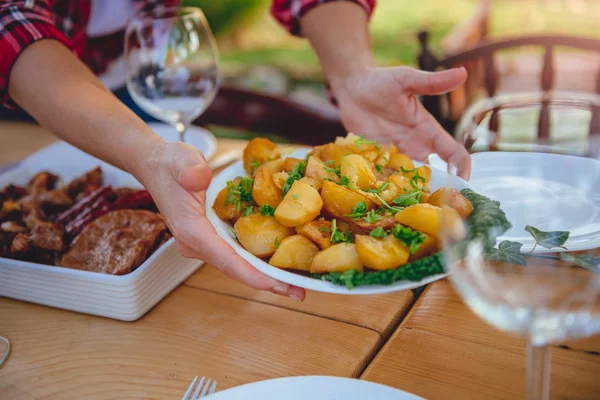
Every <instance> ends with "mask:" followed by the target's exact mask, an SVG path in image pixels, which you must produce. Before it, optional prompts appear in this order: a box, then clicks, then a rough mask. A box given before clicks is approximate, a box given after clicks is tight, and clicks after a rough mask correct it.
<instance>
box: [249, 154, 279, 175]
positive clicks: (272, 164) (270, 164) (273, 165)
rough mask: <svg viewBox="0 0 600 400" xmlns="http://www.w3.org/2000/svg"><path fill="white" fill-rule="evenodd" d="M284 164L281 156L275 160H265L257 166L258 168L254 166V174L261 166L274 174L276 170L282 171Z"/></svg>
mask: <svg viewBox="0 0 600 400" xmlns="http://www.w3.org/2000/svg"><path fill="white" fill-rule="evenodd" d="M284 165H285V159H283V158H278V159H276V160H272V161H267V162H266V163H264V164H262V165H261V166H259V167H258V168H256V169H255V170H254V174H256V173H257V172H258V170H259V169H262V168H266V169H268V170H269V171H270V172H271V173H272V174H276V173H278V172H281V171H283V167H284Z"/></svg>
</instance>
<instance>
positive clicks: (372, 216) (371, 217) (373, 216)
mask: <svg viewBox="0 0 600 400" xmlns="http://www.w3.org/2000/svg"><path fill="white" fill-rule="evenodd" d="M378 211H379V210H378ZM378 211H375V210H371V211H369V212H368V213H367V215H365V216H364V217H363V219H364V220H365V221H367V222H368V223H369V224H374V223H375V222H377V221H381V219H382V218H381V216H380V215H379V214H378Z"/></svg>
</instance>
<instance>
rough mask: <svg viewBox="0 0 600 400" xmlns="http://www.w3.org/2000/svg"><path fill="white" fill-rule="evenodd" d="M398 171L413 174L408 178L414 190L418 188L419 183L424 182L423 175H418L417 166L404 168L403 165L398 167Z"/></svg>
mask: <svg viewBox="0 0 600 400" xmlns="http://www.w3.org/2000/svg"><path fill="white" fill-rule="evenodd" d="M400 171H402V173H404V174H406V173H411V174H413V176H412V177H411V178H410V186H411V187H412V188H413V189H415V190H418V189H419V184H420V183H425V177H423V176H421V175H419V169H418V168H413V169H406V168H404V167H400Z"/></svg>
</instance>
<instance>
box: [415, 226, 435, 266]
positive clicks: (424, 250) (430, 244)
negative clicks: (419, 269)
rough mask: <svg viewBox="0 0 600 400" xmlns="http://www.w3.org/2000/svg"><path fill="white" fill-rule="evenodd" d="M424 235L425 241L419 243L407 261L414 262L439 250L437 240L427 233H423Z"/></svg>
mask: <svg viewBox="0 0 600 400" xmlns="http://www.w3.org/2000/svg"><path fill="white" fill-rule="evenodd" d="M424 235H425V236H426V239H425V241H424V242H423V243H421V245H420V246H419V248H418V249H417V251H415V252H414V254H412V255H411V256H410V260H409V261H415V260H418V259H420V258H423V257H427V256H430V255H432V254H434V253H435V252H436V251H438V249H439V248H440V247H438V239H436V238H435V237H433V236H431V235H428V234H427V233H424Z"/></svg>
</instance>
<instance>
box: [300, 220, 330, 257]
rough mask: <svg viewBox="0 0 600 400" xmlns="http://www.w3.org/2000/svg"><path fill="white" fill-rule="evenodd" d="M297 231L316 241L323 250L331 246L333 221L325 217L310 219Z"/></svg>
mask: <svg viewBox="0 0 600 400" xmlns="http://www.w3.org/2000/svg"><path fill="white" fill-rule="evenodd" d="M296 232H298V233H299V234H300V235H302V236H304V237H305V238H307V239H308V240H310V241H311V242H313V243H316V244H317V246H319V247H320V248H321V250H324V249H326V248H328V247H330V246H331V240H330V238H331V221H326V220H324V219H320V220H316V221H310V222H307V223H306V224H304V225H300V226H299V227H297V228H296Z"/></svg>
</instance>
